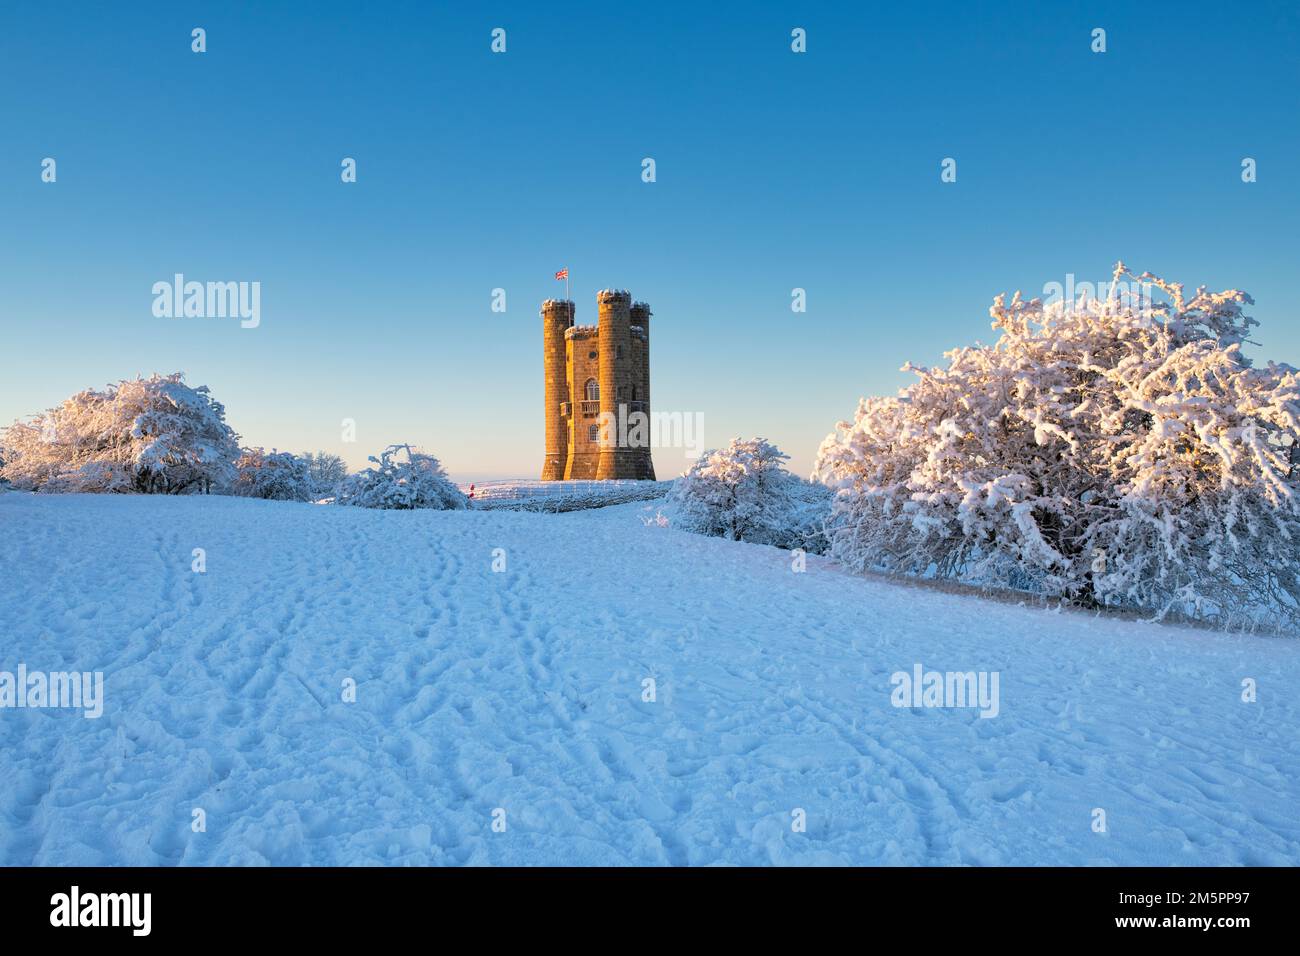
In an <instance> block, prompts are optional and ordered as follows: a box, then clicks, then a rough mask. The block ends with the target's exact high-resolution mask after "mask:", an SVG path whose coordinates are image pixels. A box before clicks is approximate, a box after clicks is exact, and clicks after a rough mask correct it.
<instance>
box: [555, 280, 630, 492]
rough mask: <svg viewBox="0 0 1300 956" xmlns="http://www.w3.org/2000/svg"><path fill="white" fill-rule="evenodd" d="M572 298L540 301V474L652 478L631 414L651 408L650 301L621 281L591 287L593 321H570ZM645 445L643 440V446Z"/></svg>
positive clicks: (573, 310) (560, 478)
mask: <svg viewBox="0 0 1300 956" xmlns="http://www.w3.org/2000/svg"><path fill="white" fill-rule="evenodd" d="M574 313H575V306H574V303H573V302H572V301H571V300H569V299H547V300H546V301H545V302H543V303H542V309H541V316H542V363H543V368H544V372H545V409H544V411H545V420H546V457H545V460H544V461H543V463H542V478H543V479H544V480H549V481H560V480H565V479H575V478H595V479H614V478H641V479H648V480H654V476H655V473H654V463H653V462H652V461H651V458H650V448H649V446H648V445H644V441H642V442H640V443H638V444H635V445H634V444H632V443H631V441H632V439H630V438H629V435H633V436H636V435H639V436H641V438H642V439H644V437H645V436H646V435H648V429H645V428H642V429H634V428H630V427H629V424H634V420H633V419H632V416H634V415H637V414H644V415H648V414H649V412H650V315H651V313H650V306H649V305H647V304H646V303H645V302H636V303H633V301H632V294H631V293H630V292H628V291H627V290H626V289H602V290H601V291H600V292H598V293H596V313H597V324H596V325H575V324H574ZM643 446H644V447H643Z"/></svg>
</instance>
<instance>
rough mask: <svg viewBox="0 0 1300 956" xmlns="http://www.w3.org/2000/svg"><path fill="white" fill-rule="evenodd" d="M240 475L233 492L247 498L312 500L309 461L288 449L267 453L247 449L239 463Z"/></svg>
mask: <svg viewBox="0 0 1300 956" xmlns="http://www.w3.org/2000/svg"><path fill="white" fill-rule="evenodd" d="M235 468H236V471H237V474H236V475H235V480H234V483H233V484H232V485H231V489H230V490H231V491H232V492H233V493H234V494H237V495H242V496H243V497H245V498H273V499H275V500H277V501H311V500H312V497H313V496H312V490H313V489H312V483H311V475H310V473H309V471H308V467H307V461H306V460H305V459H303V458H299V457H298V456H297V455H292V454H290V453H289V452H287V451H274V450H272V451H270V452H267V451H265V450H264V449H262V448H245V449H244V452H243V454H242V455H240V456H239V460H238V461H237V462H235Z"/></svg>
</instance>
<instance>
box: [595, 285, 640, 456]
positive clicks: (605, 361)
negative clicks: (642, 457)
mask: <svg viewBox="0 0 1300 956" xmlns="http://www.w3.org/2000/svg"><path fill="white" fill-rule="evenodd" d="M596 307H597V311H598V314H599V322H600V325H599V329H600V334H599V342H600V422H601V427H602V435H601V438H602V440H601V444H600V464H599V465H598V466H597V468H596V477H597V478H635V477H636V475H635V474H633V472H634V470H635V466H634V464H633V461H632V457H633V455H632V449H630V448H624V447H621V446H620V444H619V438H620V434H619V432H620V428H619V423H620V422H621V421H622V420H623V415H624V413H625V412H626V409H627V403H628V400H629V397H630V393H631V386H632V332H631V325H632V296H631V295H629V294H628V292H627V291H626V290H623V289H605V290H604V291H602V292H600V293H599V294H598V295H597V296H596ZM620 406H621V407H620Z"/></svg>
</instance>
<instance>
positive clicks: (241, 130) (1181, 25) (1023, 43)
mask: <svg viewBox="0 0 1300 956" xmlns="http://www.w3.org/2000/svg"><path fill="white" fill-rule="evenodd" d="M1297 9H1298V8H1297V7H1296V5H1295V4H1294V3H1274V2H1264V3H1252V4H1249V5H1229V4H1218V3H1215V4H1210V3H1171V4H1142V5H1140V9H1139V5H1134V4H1129V3H1053V4H1043V3H1017V4H972V3H957V4H888V5H865V4H847V3H846V4H829V3H785V4H754V3H722V4H699V3H663V2H656V3H653V4H609V5H603V4H602V5H596V4H565V3H555V4H545V5H543V4H536V3H518V4H431V3H411V4H385V3H346V4H344V3H314V4H311V5H307V4H301V5H295V4H288V3H259V4H253V3H239V4H235V3H130V4H125V3H123V4H98V3H96V4H89V3H87V4H59V3H53V4H17V3H6V4H4V6H3V9H0V235H2V236H3V240H4V243H3V256H0V333H2V334H0V342H2V343H3V345H0V359H2V360H3V362H2V364H0V422H4V423H7V422H9V421H12V420H13V419H14V418H16V417H20V416H26V415H29V414H31V413H33V412H36V411H39V410H40V409H43V408H45V407H48V406H50V405H52V404H55V403H57V402H58V401H59V400H61V399H62V398H64V397H66V396H67V395H69V394H71V393H72V392H74V391H77V390H79V389H81V388H85V387H88V386H92V385H102V384H104V383H106V382H109V381H112V380H117V379H119V378H124V377H129V376H133V375H135V374H136V373H137V372H140V373H145V374H148V373H149V372H152V371H160V372H167V371H175V370H184V371H185V372H186V373H187V374H188V380H189V381H190V383H191V384H207V385H209V386H211V388H212V389H213V392H214V394H215V395H216V396H217V397H218V398H219V399H220V400H221V401H223V402H224V403H225V404H226V407H227V412H228V416H229V419H230V421H231V423H232V424H233V426H234V427H235V428H236V430H238V431H239V432H240V434H241V435H242V436H243V439H244V442H245V443H246V444H260V445H265V446H267V447H271V446H274V447H278V448H280V449H287V450H303V449H314V448H325V449H328V450H332V451H336V452H339V453H341V454H343V455H344V456H345V457H346V458H347V459H348V460H349V462H350V463H351V464H352V465H354V466H358V465H361V464H362V463H364V460H365V456H366V455H367V454H370V453H373V452H375V451H377V450H378V449H379V448H380V447H382V446H383V445H384V444H386V443H388V442H394V441H411V442H415V443H419V444H421V445H423V446H425V447H427V448H428V449H429V450H431V451H433V452H434V453H435V454H437V455H438V456H439V457H441V458H442V459H443V462H444V464H445V465H446V466H447V467H448V469H449V470H450V471H452V472H453V474H456V475H459V476H476V477H482V476H486V475H515V476H534V475H535V474H536V472H537V470H538V468H539V467H540V464H541V460H542V452H543V448H542V412H541V395H542V368H541V333H540V320H539V319H538V317H537V308H538V305H539V303H540V301H541V300H542V299H544V298H546V297H548V296H551V295H555V294H557V290H562V286H559V285H557V283H556V282H555V281H554V280H553V279H552V275H553V273H554V272H555V270H556V269H559V268H561V267H563V266H566V265H567V266H568V267H569V268H570V269H571V270H572V275H573V297H574V298H575V299H576V301H577V304H578V321H579V322H594V321H595V293H596V291H597V290H598V289H600V288H603V287H606V286H620V287H627V288H629V289H631V290H632V292H633V294H634V295H635V296H636V297H638V298H644V299H646V300H648V301H649V302H650V303H651V305H652V307H653V309H654V311H655V320H654V326H653V332H652V345H651V349H652V377H653V398H654V404H655V407H656V408H657V409H659V410H664V411H685V412H700V413H702V414H703V416H704V425H705V437H706V440H707V442H708V443H709V444H710V445H716V444H722V443H725V441H726V440H727V439H728V438H730V437H732V436H734V435H745V436H750V435H761V436H764V437H767V438H769V439H771V440H773V441H775V442H777V443H778V444H779V445H780V446H781V447H782V448H784V449H785V450H786V451H787V452H789V453H790V454H791V455H792V457H793V459H794V460H793V466H794V467H795V469H796V470H798V471H800V472H806V471H807V470H808V468H809V467H810V465H811V462H812V458H813V454H814V451H815V449H816V447H817V445H818V443H819V442H820V440H821V439H822V438H823V437H824V436H825V434H826V433H827V432H828V431H829V430H830V429H831V428H832V426H833V425H834V423H835V421H836V420H838V419H841V418H847V417H851V415H852V412H853V409H854V407H855V405H856V402H857V400H858V398H859V396H861V395H864V394H879V393H889V392H893V391H894V390H895V389H896V388H898V387H899V386H900V385H902V384H904V383H905V382H906V381H907V380H908V376H905V375H904V374H902V373H900V372H899V371H898V367H899V366H900V365H901V364H902V363H903V362H904V361H906V360H912V361H915V362H918V363H933V362H936V361H938V360H939V359H940V356H941V353H942V352H943V351H944V350H945V349H947V348H951V347H954V346H956V345H960V344H967V343H970V342H973V341H975V340H983V341H988V340H990V338H991V335H990V330H989V325H988V318H987V307H988V304H989V300H990V299H991V298H992V297H993V295H995V294H996V293H997V292H999V291H1002V290H1014V289H1016V288H1023V289H1025V290H1026V291H1028V292H1032V293H1033V294H1039V293H1040V292H1041V291H1042V287H1043V284H1044V283H1046V282H1051V281H1064V278H1065V275H1066V273H1070V272H1073V273H1075V274H1076V276H1078V278H1079V279H1080V280H1083V279H1087V280H1092V281H1096V280H1101V279H1105V278H1107V277H1108V275H1109V269H1110V266H1111V264H1112V263H1113V262H1114V260H1115V259H1116V258H1123V259H1124V260H1125V261H1126V262H1128V263H1129V264H1130V265H1131V266H1133V267H1135V268H1137V269H1139V270H1141V269H1150V270H1152V271H1154V272H1157V273H1159V274H1163V275H1165V276H1167V277H1168V278H1172V279H1177V280H1181V281H1183V282H1185V283H1187V284H1188V285H1189V286H1195V285H1197V284H1200V283H1205V284H1207V285H1210V286H1212V287H1215V288H1223V287H1228V286H1236V287H1241V288H1244V289H1246V290H1248V291H1249V292H1251V293H1252V294H1253V295H1254V296H1255V298H1256V300H1257V303H1258V305H1257V307H1256V309H1255V312H1254V314H1255V316H1256V317H1257V318H1258V319H1260V320H1261V321H1262V323H1263V326H1262V328H1261V329H1260V330H1259V333H1258V336H1257V338H1258V339H1259V340H1260V342H1261V343H1262V346H1263V347H1262V348H1261V349H1256V350H1254V354H1256V355H1257V356H1261V357H1269V358H1275V359H1278V360H1281V361H1288V362H1292V363H1297V362H1300V323H1298V319H1300V315H1298V314H1297V313H1298V312H1300V310H1298V309H1297V306H1296V297H1297V290H1296V282H1295V280H1296V277H1297V251H1298V247H1300V235H1298V230H1300V121H1298V120H1297V117H1298V116H1300V99H1298V98H1297V92H1298V90H1300V54H1298V52H1297V51H1300V13H1298V12H1297ZM196 26H201V27H204V28H205V29H206V30H207V42H208V52H206V53H204V54H202V55H197V54H194V53H192V52H191V50H190V42H191V41H190V31H191V29H192V28H193V27H196ZM494 27H503V28H505V29H506V31H507V53H505V54H504V55H494V54H493V53H492V52H491V51H490V49H489V45H490V41H491V36H490V34H491V31H492V29H493V28H494ZM794 27H804V28H805V29H806V30H807V32H808V52H807V53H806V54H804V55H796V54H794V53H792V52H791V50H790V31H791V29H792V28H794ZM1094 27H1103V28H1105V29H1106V31H1107V46H1108V51H1107V52H1106V53H1104V54H1094V53H1092V52H1091V50H1090V43H1091V37H1090V33H1091V31H1092V29H1093V28H1094ZM46 156H50V157H54V158H55V159H56V160H57V162H58V182H57V183H55V184H53V185H50V184H43V183H42V182H41V181H40V163H41V160H42V159H43V158H44V157H46ZM344 156H351V157H355V158H356V160H357V163H358V173H359V182H358V183H356V184H355V185H344V184H342V183H341V182H340V181H339V171H340V167H339V164H340V161H341V159H342V158H343V157H344ZM646 156H650V157H653V158H654V159H655V160H656V163H657V173H658V181H657V182H656V183H654V184H645V183H643V182H642V181H641V176H640V173H641V160H642V158H643V157H646ZM1247 156H1249V157H1253V158H1255V159H1256V160H1257V162H1258V177H1259V181H1258V182H1257V183H1254V184H1251V185H1246V184H1243V183H1242V182H1241V178H1240V164H1241V160H1242V158H1243V157H1247ZM944 157H953V158H955V159H956V160H957V162H958V181H957V182H956V183H955V184H943V183H941V182H940V181H939V166H940V162H941V160H942V159H943V158H944ZM175 272H183V273H185V274H186V276H187V277H188V278H191V279H199V280H245V281H253V280H256V281H259V282H261V284H262V320H261V326H260V327H259V328H257V329H249V330H245V329H241V328H239V327H238V324H237V323H236V322H234V321H231V320H219V319H188V320H169V319H161V318H155V317H154V316H153V314H152V310H151V306H152V301H153V299H152V294H151V292H150V289H151V287H152V285H153V283H154V282H157V281H160V280H170V278H171V276H172V274H173V273H175ZM796 286H798V287H803V288H805V289H806V290H807V295H808V311H807V312H806V313H804V314H795V313H792V312H791V310H790V290H791V289H792V288H794V287H796ZM497 287H501V288H504V289H505V290H506V293H507V306H508V311H507V312H506V313H504V314H499V313H494V312H492V311H491V310H490V305H491V292H492V289H494V288H497ZM343 418H354V419H356V421H357V437H358V441H357V443H356V444H352V445H348V444H344V443H342V442H341V440H340V437H341V436H340V421H341V420H342V419H343ZM655 458H656V464H657V466H658V468H659V471H660V475H661V477H671V475H672V474H675V473H676V472H677V471H679V470H680V469H681V466H682V459H681V457H680V455H679V454H677V453H675V452H672V451H660V452H656V456H655Z"/></svg>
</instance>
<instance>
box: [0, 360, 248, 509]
mask: <svg viewBox="0 0 1300 956" xmlns="http://www.w3.org/2000/svg"><path fill="white" fill-rule="evenodd" d="M183 379H184V376H183V375H182V374H181V373H180V372H177V373H175V374H173V375H153V376H151V377H150V378H147V379H146V378H135V379H127V380H123V381H121V382H118V383H117V384H116V385H109V386H108V387H107V388H105V389H104V390H102V391H99V390H95V389H87V390H86V391H84V392H79V393H78V394H76V395H73V396H72V397H71V398H69V399H67V400H66V401H64V402H63V403H62V404H61V405H59V406H58V407H57V408H53V409H50V410H49V411H47V412H45V413H43V414H41V415H37V416H36V417H35V418H33V419H32V420H31V421H28V422H15V423H14V424H13V425H11V426H9V427H8V428H7V429H5V433H4V438H3V440H2V441H0V444H2V445H3V447H4V458H5V465H4V467H3V474H4V477H6V478H8V479H9V480H10V481H11V482H12V483H13V484H14V486H15V487H18V488H24V489H29V490H39V491H79V492H142V493H167V494H181V493H190V492H195V491H204V492H206V491H209V490H211V489H212V488H213V487H214V486H221V485H224V484H225V483H227V482H228V481H230V480H231V479H233V477H234V475H235V469H234V463H235V459H236V458H237V457H238V455H239V436H238V435H236V434H235V432H234V431H233V430H232V429H231V428H230V426H229V425H227V424H226V421H225V409H224V407H223V406H222V405H221V404H220V403H219V402H216V401H214V400H213V399H212V398H211V397H210V395H209V394H208V389H207V388H206V387H199V388H190V387H189V386H187V385H186V384H185V383H184V380H183Z"/></svg>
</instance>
